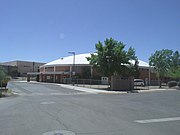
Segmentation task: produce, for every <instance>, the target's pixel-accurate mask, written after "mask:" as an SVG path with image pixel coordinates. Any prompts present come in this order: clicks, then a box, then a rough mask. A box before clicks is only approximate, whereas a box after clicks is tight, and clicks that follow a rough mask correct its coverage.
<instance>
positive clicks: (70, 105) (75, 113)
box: [0, 82, 180, 135]
mask: <svg viewBox="0 0 180 135" xmlns="http://www.w3.org/2000/svg"><path fill="white" fill-rule="evenodd" d="M9 87H10V88H11V89H12V90H13V91H14V92H16V93H17V94H18V95H17V96H13V97H8V98H2V99H0V106H1V107H0V121H1V122H0V134H1V135H10V134H13V135H24V134H25V135H47V134H49V135H50V134H53V135H54V134H58V133H59V134H60V133H61V134H62V135H63V134H64V135H65V134H66V133H67V134H66V135H68V134H71V135H73V134H75V135H129V134H133V135H152V134H155V135H170V134H171V135H179V133H180V129H179V125H180V91H178V90H174V91H170V90H167V91H158V92H148V93H126V94H124V93H123V94H120V93H119V94H91V93H86V92H82V91H77V90H73V89H67V88H63V87H61V86H56V85H53V84H33V83H25V82H24V83H22V82H21V83H20V82H10V84H9Z"/></svg>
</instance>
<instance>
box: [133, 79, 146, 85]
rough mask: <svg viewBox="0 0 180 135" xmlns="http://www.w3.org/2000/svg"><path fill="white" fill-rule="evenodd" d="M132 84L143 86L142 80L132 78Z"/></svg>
mask: <svg viewBox="0 0 180 135" xmlns="http://www.w3.org/2000/svg"><path fill="white" fill-rule="evenodd" d="M134 86H144V80H142V79H134Z"/></svg>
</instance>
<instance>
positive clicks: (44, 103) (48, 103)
mask: <svg viewBox="0 0 180 135" xmlns="http://www.w3.org/2000/svg"><path fill="white" fill-rule="evenodd" d="M54 103H55V102H53V101H47V102H41V103H40V104H41V105H50V104H54Z"/></svg>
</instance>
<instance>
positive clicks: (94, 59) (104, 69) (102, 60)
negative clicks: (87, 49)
mask: <svg viewBox="0 0 180 135" xmlns="http://www.w3.org/2000/svg"><path fill="white" fill-rule="evenodd" d="M125 46H126V45H125V44H123V43H122V42H118V41H116V40H114V39H112V38H110V39H106V40H105V41H104V45H103V43H102V42H100V41H99V42H98V43H97V44H96V45H95V48H96V52H95V53H94V54H91V57H88V58H87V60H88V61H89V62H90V64H91V65H93V67H94V68H96V70H98V71H99V72H101V73H102V74H103V75H104V76H108V77H110V76H111V75H128V74H129V73H130V71H131V70H130V67H131V66H130V65H131V63H130V61H131V60H136V59H137V57H136V55H135V49H134V48H132V47H130V48H129V49H128V50H127V51H126V50H125Z"/></svg>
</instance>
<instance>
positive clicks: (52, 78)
mask: <svg viewBox="0 0 180 135" xmlns="http://www.w3.org/2000/svg"><path fill="white" fill-rule="evenodd" d="M71 66H72V65H69V66H55V72H62V73H60V74H57V75H54V74H48V72H51V73H52V72H54V66H52V67H41V68H40V72H41V73H42V76H41V77H42V78H41V80H42V81H44V82H57V83H62V82H63V78H70V74H67V72H69V73H70V69H71ZM44 68H45V72H44ZM87 69H88V70H90V71H87ZM151 70H152V69H151ZM75 71H76V78H82V79H90V78H91V77H92V78H94V79H100V77H101V74H100V73H99V72H97V71H96V70H95V69H93V70H92V71H91V66H90V65H85V66H75ZM86 71H87V72H91V73H92V75H89V78H84V77H83V76H85V75H84V73H86ZM139 71H140V74H139V78H138V79H143V80H144V81H147V79H149V68H148V67H139ZM63 72H64V73H63ZM46 73H47V74H46ZM86 76H87V75H86ZM150 79H151V80H153V81H157V80H158V79H157V76H156V74H155V72H152V71H151V72H150Z"/></svg>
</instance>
